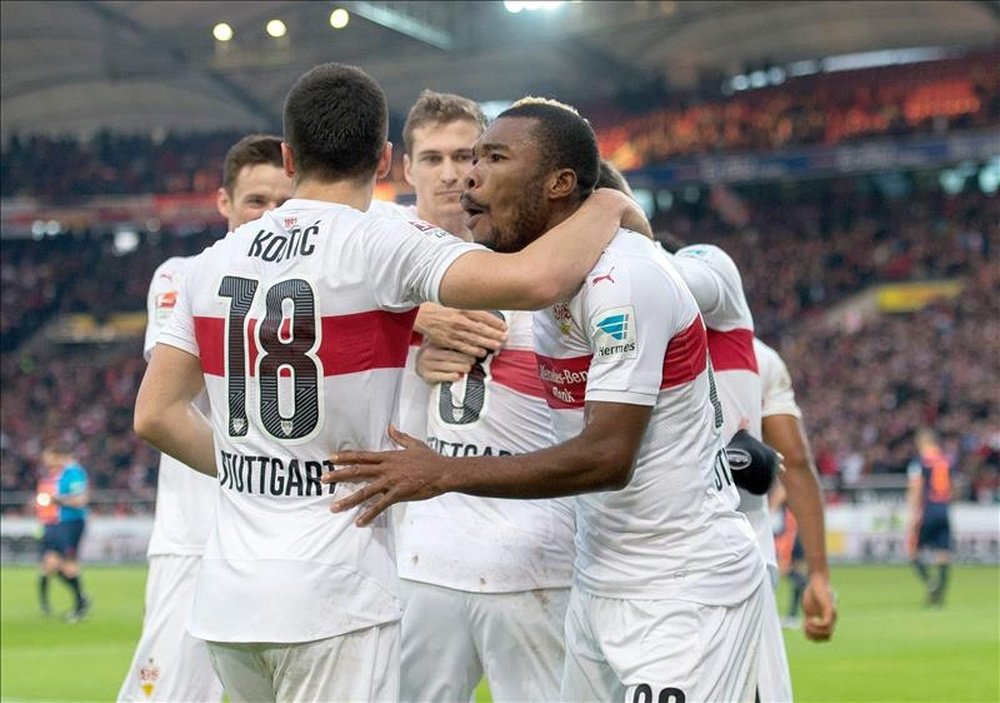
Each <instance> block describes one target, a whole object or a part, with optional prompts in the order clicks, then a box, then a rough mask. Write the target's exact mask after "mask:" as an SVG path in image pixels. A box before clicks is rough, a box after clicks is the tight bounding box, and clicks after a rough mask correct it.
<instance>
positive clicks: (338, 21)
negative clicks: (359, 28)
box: [330, 7, 351, 29]
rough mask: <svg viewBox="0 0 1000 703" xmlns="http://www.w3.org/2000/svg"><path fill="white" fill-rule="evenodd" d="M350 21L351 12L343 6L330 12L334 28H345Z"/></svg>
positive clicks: (331, 23)
mask: <svg viewBox="0 0 1000 703" xmlns="http://www.w3.org/2000/svg"><path fill="white" fill-rule="evenodd" d="M350 21H351V15H350V13H349V12H348V11H347V10H345V9H344V8H342V7H338V8H337V9H336V10H334V11H333V12H331V13H330V26H331V27H333V28H334V29H343V28H344V27H346V26H347V23H348V22H350Z"/></svg>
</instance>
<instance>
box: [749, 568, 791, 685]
mask: <svg viewBox="0 0 1000 703" xmlns="http://www.w3.org/2000/svg"><path fill="white" fill-rule="evenodd" d="M764 586H765V588H764V589H763V591H764V618H763V622H762V624H761V635H760V667H759V668H758V670H757V671H758V681H757V691H758V693H759V694H760V701H761V703H788V702H789V701H791V700H792V675H791V672H789V670H788V655H787V654H786V653H785V637H784V635H783V634H782V632H781V618H780V616H779V615H778V603H777V601H775V598H774V589H773V588H772V587H771V583H770V582H767V583H765V584H764Z"/></svg>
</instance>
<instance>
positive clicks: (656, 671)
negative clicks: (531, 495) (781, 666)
mask: <svg viewBox="0 0 1000 703" xmlns="http://www.w3.org/2000/svg"><path fill="white" fill-rule="evenodd" d="M766 587H767V585H766V584H764V583H762V584H761V586H760V587H759V588H758V589H757V591H755V592H754V593H753V595H751V596H750V597H749V598H748V599H747V600H746V601H744V602H743V603H740V604H739V605H736V606H732V607H725V606H709V605H699V604H697V603H691V602H689V601H680V600H619V599H614V598H600V597H597V596H592V595H589V594H587V593H583V592H582V591H580V590H579V589H578V588H574V589H573V593H572V595H571V596H570V605H569V612H568V613H567V615H566V666H565V669H564V672H563V684H562V700H565V701H604V702H608V701H611V702H614V701H621V702H624V703H693V702H694V701H726V702H732V701H747V702H748V703H749V702H751V701H753V700H754V695H755V692H756V687H757V666H758V661H757V656H758V650H757V646H758V642H759V640H760V629H761V616H762V606H763V595H762V591H763V589H764V588H766Z"/></svg>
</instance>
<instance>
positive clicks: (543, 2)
mask: <svg viewBox="0 0 1000 703" xmlns="http://www.w3.org/2000/svg"><path fill="white" fill-rule="evenodd" d="M562 4H563V0H535V1H534V2H532V1H525V2H517V1H516V0H504V3H503V6H504V9H506V10H507V12H511V13H513V14H515V15H516V14H517V13H518V12H520V11H521V10H526V11H528V12H534V11H535V10H554V9H556V8H557V7H559V6H560V5H562Z"/></svg>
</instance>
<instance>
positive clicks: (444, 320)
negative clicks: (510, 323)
mask: <svg viewBox="0 0 1000 703" xmlns="http://www.w3.org/2000/svg"><path fill="white" fill-rule="evenodd" d="M414 327H415V329H416V330H417V332H420V333H421V334H422V335H424V336H425V337H429V338H430V340H431V341H432V342H433V343H434V344H436V345H438V346H439V347H443V348H445V349H453V350H455V351H457V352H461V353H462V354H467V355H468V356H471V357H473V358H474V359H477V358H480V357H483V356H486V354H488V353H489V352H491V351H498V350H499V349H500V347H502V346H503V343H504V342H505V341H506V340H507V324H506V323H505V322H504V321H503V320H502V319H500V318H499V317H497V316H496V315H494V314H493V313H491V312H486V311H483V310H453V309H451V308H446V307H443V306H441V305H435V304H434V303H424V304H423V305H421V306H420V312H419V313H418V315H417V320H416V323H415V324H414ZM448 380H450V379H448Z"/></svg>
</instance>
